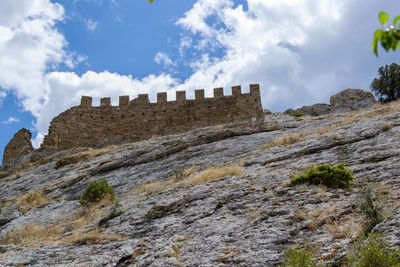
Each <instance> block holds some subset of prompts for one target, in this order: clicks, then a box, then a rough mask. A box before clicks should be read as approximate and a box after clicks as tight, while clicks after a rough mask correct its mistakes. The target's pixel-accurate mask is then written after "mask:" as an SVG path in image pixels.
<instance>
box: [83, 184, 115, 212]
mask: <svg viewBox="0 0 400 267" xmlns="http://www.w3.org/2000/svg"><path fill="white" fill-rule="evenodd" d="M104 198H109V199H110V200H111V201H114V200H115V197H114V190H113V189H112V188H111V187H110V186H109V185H108V183H107V181H106V180H105V179H103V180H101V181H93V182H91V183H90V185H88V187H86V189H85V191H83V193H82V197H81V200H80V203H81V204H82V205H83V206H88V205H90V204H92V203H96V202H98V201H100V200H102V199H104Z"/></svg>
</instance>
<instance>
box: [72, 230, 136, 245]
mask: <svg viewBox="0 0 400 267" xmlns="http://www.w3.org/2000/svg"><path fill="white" fill-rule="evenodd" d="M128 239H129V237H127V236H121V235H116V234H104V233H101V231H100V229H99V228H95V229H93V230H91V231H90V232H87V233H75V234H73V235H71V236H69V237H68V238H66V241H67V243H75V244H78V245H92V244H104V243H109V242H118V241H126V240H128Z"/></svg>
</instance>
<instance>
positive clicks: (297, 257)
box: [284, 247, 323, 267]
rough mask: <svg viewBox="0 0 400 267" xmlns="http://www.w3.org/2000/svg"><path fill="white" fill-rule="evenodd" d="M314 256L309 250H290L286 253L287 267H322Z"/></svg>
mask: <svg viewBox="0 0 400 267" xmlns="http://www.w3.org/2000/svg"><path fill="white" fill-rule="evenodd" d="M313 257H314V255H313V254H312V253H311V252H310V251H309V249H304V248H296V247H295V248H290V249H288V250H286V252H285V259H286V262H285V265H284V266H285V267H320V266H323V265H318V264H317V263H316V262H315V261H314V259H313Z"/></svg>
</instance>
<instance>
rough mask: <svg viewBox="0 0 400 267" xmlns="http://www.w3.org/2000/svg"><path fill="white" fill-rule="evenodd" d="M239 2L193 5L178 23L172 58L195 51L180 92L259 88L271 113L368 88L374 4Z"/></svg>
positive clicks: (349, 0) (350, 0)
mask: <svg viewBox="0 0 400 267" xmlns="http://www.w3.org/2000/svg"><path fill="white" fill-rule="evenodd" d="M247 4H248V8H247V10H244V8H243V7H242V6H241V5H238V6H235V5H234V4H233V1H231V0H221V1H214V0H198V1H197V3H196V4H195V5H194V6H193V8H192V9H191V10H189V11H188V12H186V13H185V15H184V16H183V17H182V18H181V19H179V20H178V22H177V25H179V26H181V27H183V28H184V29H185V30H186V31H187V33H186V34H184V35H183V38H182V41H181V47H180V49H181V51H180V53H181V54H184V53H183V52H184V50H185V48H188V49H193V47H194V48H195V49H196V50H197V53H198V54H199V56H198V57H196V58H194V59H193V60H192V62H191V64H190V65H191V66H192V68H193V69H194V73H193V75H192V76H191V77H190V78H189V79H187V80H186V81H185V84H184V85H183V86H181V88H193V87H196V86H199V85H201V86H202V87H206V88H212V87H215V86H228V85H235V84H242V85H246V84H249V83H260V85H261V89H262V99H263V105H264V107H265V108H269V109H272V110H284V109H286V108H288V107H295V106H301V105H305V104H313V103H316V102H321V101H325V102H326V101H327V100H328V98H329V96H330V95H332V94H333V93H335V92H338V91H340V90H343V89H346V88H348V87H359V88H360V87H361V88H363V89H368V83H369V82H370V81H371V80H370V75H369V73H371V70H373V69H374V68H376V64H377V61H376V59H375V58H374V56H373V54H372V52H371V48H370V42H371V34H372V33H373V31H374V29H375V27H378V21H377V20H376V21H374V20H372V19H373V18H376V15H377V12H378V11H379V10H380V9H381V8H384V7H383V6H382V5H380V4H379V3H377V2H376V1H373V0H367V1H361V0H337V1H330V0H319V1H315V0H282V1H276V0H248V1H247ZM396 4H397V3H396V1H395V0H390V1H388V3H386V6H387V7H391V8H393V7H394V6H395V5H396ZM388 10H390V8H388ZM360 22H361V23H360ZM194 36H200V38H199V37H196V39H194V38H192V37H194ZM186 40H191V41H192V42H193V44H191V45H190V47H189V46H187V45H186V43H187V42H186ZM216 49H222V51H223V52H222V53H221V52H220V54H219V55H218V53H215V51H216ZM221 54H222V56H221ZM361 73H362V74H361ZM208 94H211V92H210V91H209V92H208Z"/></svg>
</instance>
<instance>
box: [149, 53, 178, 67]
mask: <svg viewBox="0 0 400 267" xmlns="http://www.w3.org/2000/svg"><path fill="white" fill-rule="evenodd" d="M154 62H156V63H157V64H164V65H165V66H176V63H175V62H173V61H172V60H171V59H170V58H169V57H168V55H167V54H165V53H161V52H159V53H157V54H156V56H155V57H154Z"/></svg>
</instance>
